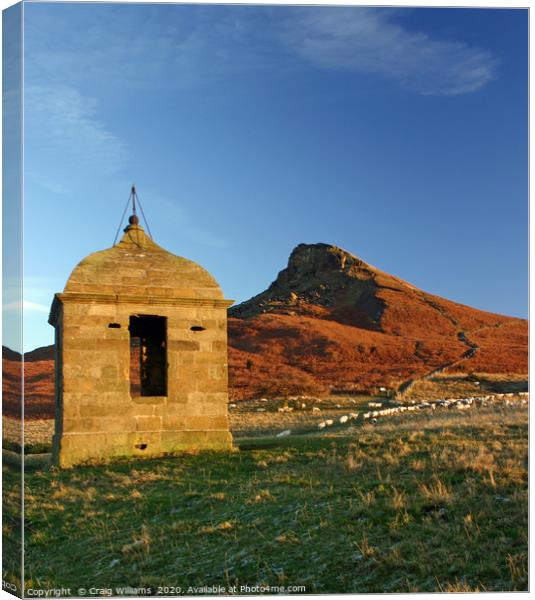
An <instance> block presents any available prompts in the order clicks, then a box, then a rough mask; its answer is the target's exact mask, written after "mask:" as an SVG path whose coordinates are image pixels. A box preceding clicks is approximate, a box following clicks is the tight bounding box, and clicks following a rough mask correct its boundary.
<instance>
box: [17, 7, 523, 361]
mask: <svg viewBox="0 0 535 600" xmlns="http://www.w3.org/2000/svg"><path fill="white" fill-rule="evenodd" d="M527 18H528V17H527V11H526V10H492V9H491V10H483V9H423V8H409V9H402V8H391V9H386V8H384V9H374V8H371V9H370V8H351V7H336V8H335V7H310V6H308V7H305V6H301V7H296V6H293V7H290V6H287V7H284V6H273V7H269V6H252V5H251V6H224V5H222V6H221V5H220V6H217V5H212V6H207V5H205V6H202V5H189V6H188V5H161V4H159V5H157V4H153V5H150V4H145V5H140V4H130V5H126V4H65V3H61V4H47V3H38V4H33V3H27V4H26V5H25V13H24V22H25V42H24V43H25V46H24V48H25V132H26V137H25V264H24V267H25V296H24V299H25V302H26V303H27V308H28V310H27V312H26V315H25V319H26V320H25V340H24V345H25V349H26V350H30V349H32V348H34V347H36V346H41V345H46V344H49V343H52V341H53V329H52V327H51V326H49V325H48V324H47V323H46V321H47V312H48V308H49V306H50V303H51V300H52V296H53V293H54V292H56V291H61V290H62V289H63V286H64V284H65V281H66V279H67V278H68V276H69V273H70V271H71V270H72V268H73V267H74V266H75V265H76V263H77V262H78V261H79V260H81V259H82V258H83V257H84V256H86V255H87V254H89V253H90V252H93V251H95V250H100V249H103V248H106V247H109V246H110V245H111V244H112V242H113V238H114V235H115V231H116V229H117V227H118V224H119V219H120V216H121V213H122V210H123V207H124V204H125V202H126V199H127V198H128V194H129V189H130V185H131V184H132V183H135V184H136V186H137V190H138V194H139V197H140V199H141V201H142V203H143V206H144V209H145V213H146V215H147V218H148V221H149V225H150V227H151V230H152V233H153V235H154V238H155V240H156V241H157V242H158V243H159V244H161V245H162V246H164V247H165V248H167V249H168V250H170V251H172V252H174V253H176V254H179V255H182V256H186V257H188V258H191V259H193V260H196V261H198V262H199V263H200V264H202V265H203V266H204V267H206V268H207V269H208V270H210V271H211V272H212V273H213V274H214V275H215V276H216V278H217V279H218V281H219V282H220V284H221V285H222V287H223V290H224V292H225V295H226V296H227V297H229V298H232V299H235V300H236V301H238V302H239V301H243V300H245V299H247V298H249V297H251V296H253V295H254V294H257V293H259V292H260V291H262V290H264V289H265V288H266V287H267V286H268V285H269V284H270V282H271V281H272V280H273V279H274V278H275V276H276V274H277V272H278V271H279V270H281V269H282V268H284V267H285V265H286V262H287V258H288V255H289V254H290V252H291V250H292V249H293V248H294V247H295V246H296V245H297V244H299V243H301V242H306V243H314V242H326V243H332V244H335V245H338V246H341V247H342V248H345V249H346V250H348V251H350V252H352V253H353V254H356V255H357V256H359V257H360V258H362V259H363V260H365V261H367V262H369V263H371V264H372V265H375V266H376V267H378V268H380V269H382V270H385V271H388V272H390V273H392V274H394V275H397V276H399V277H401V278H403V279H406V280H407V281H409V282H410V283H412V284H414V285H416V286H418V287H421V288H422V289H424V290H426V291H429V292H432V293H436V294H439V295H441V296H444V297H447V298H450V299H452V300H456V301H458V302H462V303H464V304H469V305H472V306H475V307H478V308H481V309H486V310H490V311H494V312H499V313H504V314H509V315H515V316H521V317H526V316H527V291H528V266H527V255H528V225H527V215H528V196H527V194H528V192H527V181H528V180H527V176H528V170H527V169H528V166H527V144H528V129H527V72H528V71H527ZM6 343H8V345H9V340H6Z"/></svg>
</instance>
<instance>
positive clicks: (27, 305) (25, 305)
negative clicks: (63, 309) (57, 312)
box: [3, 300, 50, 313]
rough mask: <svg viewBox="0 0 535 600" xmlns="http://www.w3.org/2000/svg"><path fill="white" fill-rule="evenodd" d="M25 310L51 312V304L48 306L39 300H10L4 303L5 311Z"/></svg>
mask: <svg viewBox="0 0 535 600" xmlns="http://www.w3.org/2000/svg"><path fill="white" fill-rule="evenodd" d="M21 309H22V310H23V311H24V312H40V313H49V312H50V306H46V305H45V304H39V303H38V302H32V301H30V300H24V301H23V302H22V303H21V302H9V303H8V304H4V306H3V310H5V311H20V310H21Z"/></svg>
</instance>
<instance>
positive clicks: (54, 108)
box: [24, 85, 127, 179]
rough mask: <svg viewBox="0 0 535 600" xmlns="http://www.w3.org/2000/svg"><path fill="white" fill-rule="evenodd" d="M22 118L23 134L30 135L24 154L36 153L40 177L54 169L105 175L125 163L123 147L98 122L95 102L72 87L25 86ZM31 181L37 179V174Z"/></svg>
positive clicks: (99, 119)
mask: <svg viewBox="0 0 535 600" xmlns="http://www.w3.org/2000/svg"><path fill="white" fill-rule="evenodd" d="M24 114H25V127H26V130H27V131H31V138H30V139H29V140H28V143H27V150H26V151H27V153H28V154H29V156H30V158H31V156H32V152H34V151H37V153H38V154H37V156H39V157H40V159H41V161H40V162H41V164H43V166H45V165H46V168H45V169H44V172H43V173H42V174H41V175H42V176H43V177H46V174H47V170H49V169H53V168H54V166H56V167H61V169H65V168H67V169H69V170H72V171H74V172H80V171H83V170H91V171H93V172H95V171H98V172H99V173H100V174H106V173H114V172H116V171H118V170H119V169H120V168H121V167H123V166H124V164H125V162H126V158H127V151H126V148H125V145H124V143H123V142H122V141H121V140H120V139H119V138H118V137H117V136H115V135H114V134H113V133H112V132H111V131H110V130H109V129H108V128H107V127H106V126H105V124H104V123H103V122H102V120H101V117H100V116H99V106H98V103H97V101H96V100H95V99H94V98H88V97H85V96H83V95H82V94H81V93H80V92H79V91H78V90H77V89H75V88H74V87H71V86H68V85H29V86H27V87H26V88H25V93H24ZM44 161H45V162H44ZM34 168H35V164H34ZM35 177H36V178H38V179H39V178H40V173H39V171H38V170H37V171H36V172H35ZM43 177H41V179H42V178H43Z"/></svg>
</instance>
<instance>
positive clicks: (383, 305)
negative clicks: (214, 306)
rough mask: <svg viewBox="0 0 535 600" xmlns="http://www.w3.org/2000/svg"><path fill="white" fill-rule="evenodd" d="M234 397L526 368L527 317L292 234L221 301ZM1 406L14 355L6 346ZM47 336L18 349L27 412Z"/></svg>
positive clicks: (42, 409) (45, 412)
mask: <svg viewBox="0 0 535 600" xmlns="http://www.w3.org/2000/svg"><path fill="white" fill-rule="evenodd" d="M228 329H229V384H230V396H231V398H232V399H248V398H254V397H258V396H260V395H268V396H269V395H271V396H273V395H280V394H283V395H284V394H298V393H311V394H318V393H333V392H334V393H337V392H339V393H354V392H363V393H375V392H377V391H378V390H379V389H380V388H386V389H387V390H398V389H400V388H401V389H403V388H404V387H406V386H408V385H410V382H411V381H413V380H415V379H418V378H421V377H425V376H426V375H428V374H431V373H434V372H440V371H446V372H447V371H448V370H450V371H455V372H463V373H468V374H470V373H491V374H503V375H505V376H507V375H511V374H526V373H527V371H528V366H527V357H528V342H527V336H528V324H527V321H526V320H524V319H517V318H512V317H506V316H502V315H498V314H493V313H488V312H484V311H481V310H477V309H474V308H471V307H468V306H464V305H462V304H458V303H455V302H452V301H450V300H446V299H444V298H440V297H438V296H434V295H432V294H428V293H426V292H424V291H422V290H420V289H418V288H416V287H414V286H413V285H410V284H409V283H407V282H405V281H403V280H401V279H399V278H397V277H394V276H392V275H389V274H388V273H384V272H383V271H380V270H379V269H377V268H375V267H372V266H371V265H369V264H367V263H365V262H364V261H362V260H361V259H359V258H357V257H355V256H353V255H351V254H350V253H349V252H346V251H344V250H342V249H341V248H338V247H336V246H332V245H328V244H300V245H299V246H297V247H296V248H295V249H294V251H293V252H292V253H291V255H290V258H289V261H288V266H287V268H286V269H284V270H283V271H281V272H280V273H279V275H278V276H277V278H276V280H275V281H274V282H273V283H272V284H271V285H270V286H269V288H268V289H267V290H265V291H264V292H262V293H260V294H258V295H257V296H255V297H253V298H251V299H250V300H248V301H247V302H244V303H242V304H240V305H238V306H235V307H233V308H231V309H230V310H229V323H228ZM3 373H4V381H3V392H4V406H5V408H4V410H5V411H7V412H8V413H9V414H15V413H16V411H17V401H18V400H17V399H18V398H19V397H20V393H19V391H18V390H17V382H18V381H20V355H19V354H18V353H14V352H12V351H10V350H9V349H6V348H4V352H3ZM53 373H54V364H53V346H47V347H44V348H38V349H36V350H34V351H32V352H30V353H27V354H25V386H26V398H27V404H26V415H27V416H28V417H30V418H31V417H39V416H41V417H44V416H49V417H52V416H53V414H54V399H53V398H54V384H53Z"/></svg>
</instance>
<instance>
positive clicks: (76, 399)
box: [49, 215, 232, 466]
mask: <svg viewBox="0 0 535 600" xmlns="http://www.w3.org/2000/svg"><path fill="white" fill-rule="evenodd" d="M230 304H232V301H229V300H225V299H224V297H223V293H222V291H221V288H220V287H219V285H218V284H217V282H216V281H215V279H214V278H213V277H212V276H211V275H210V274H209V273H208V272H207V271H206V270H204V269H203V268H202V267H200V266H199V265H198V264H196V263H194V262H192V261H190V260H187V259H185V258H181V257H178V256H175V255H174V254H171V253H170V252H167V251H166V250H164V249H163V248H161V247H160V246H158V245H157V244H156V243H154V242H153V241H152V239H151V238H150V237H149V236H148V235H147V234H146V233H145V231H144V230H143V228H142V227H141V226H140V225H139V220H138V218H137V217H136V216H135V215H133V216H132V217H130V220H129V225H128V227H126V229H125V230H124V235H123V237H122V239H121V240H120V242H119V243H117V244H115V245H114V246H113V247H111V248H109V249H107V250H103V251H101V252H95V253H93V254H91V255H89V256H88V257H87V258H85V259H84V260H82V261H81V262H80V263H79V264H78V265H77V266H76V268H75V269H74V271H73V272H72V273H71V276H70V277H69V280H68V281H67V284H66V286H65V289H64V291H63V293H58V294H56V295H55V296H54V301H53V303H52V308H51V311H50V317H49V323H50V324H51V325H53V326H54V327H55V337H56V346H55V347H56V356H55V361H56V365H55V380H56V426H55V435H54V450H53V455H54V462H55V464H59V465H61V466H69V465H73V464H76V463H80V462H83V461H86V460H89V459H104V458H108V457H113V456H148V455H158V454H162V453H165V452H171V451H176V450H187V449H229V448H231V447H232V437H231V434H230V432H229V426H228V417H227V402H228V393H227V307H228V306H230Z"/></svg>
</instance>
